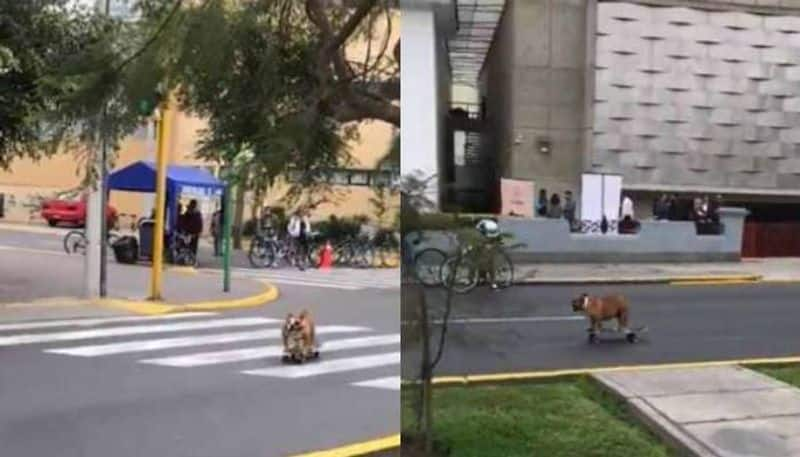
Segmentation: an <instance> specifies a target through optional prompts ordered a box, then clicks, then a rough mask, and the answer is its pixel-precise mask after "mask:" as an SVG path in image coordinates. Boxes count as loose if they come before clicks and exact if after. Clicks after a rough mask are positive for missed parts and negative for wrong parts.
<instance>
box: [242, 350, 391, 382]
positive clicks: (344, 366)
mask: <svg viewBox="0 0 800 457" xmlns="http://www.w3.org/2000/svg"><path fill="white" fill-rule="evenodd" d="M397 363H400V353H399V352H388V353H385V354H377V355H372V356H365V357H351V358H347V359H337V360H325V361H322V362H317V363H313V364H308V365H298V366H288V367H284V366H281V367H275V368H263V369H260V370H246V371H242V373H244V374H251V375H255V376H270V377H275V378H289V379H295V378H307V377H310V376H318V375H321V374H328V373H338V372H341V371H352V370H362V369H365V368H373V367H380V366H385V365H394V364H397Z"/></svg>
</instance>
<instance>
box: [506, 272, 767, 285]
mask: <svg viewBox="0 0 800 457" xmlns="http://www.w3.org/2000/svg"><path fill="white" fill-rule="evenodd" d="M762 278H763V277H762V276H761V275H750V274H744V275H743V274H735V275H698V276H621V277H605V278H603V277H601V278H526V279H520V280H517V281H514V284H518V285H570V284H672V285H687V286H688V285H703V284H707V285H712V284H748V283H754V282H759V281H761V280H762Z"/></svg>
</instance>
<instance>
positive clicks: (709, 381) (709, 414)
mask: <svg viewBox="0 0 800 457" xmlns="http://www.w3.org/2000/svg"><path fill="white" fill-rule="evenodd" d="M594 377H595V379H597V380H598V381H599V382H600V383H601V385H603V386H605V387H606V388H607V389H608V390H610V391H611V392H613V393H615V394H616V395H618V396H619V397H621V398H622V399H623V400H624V401H625V402H626V403H627V404H628V406H629V407H630V408H631V409H632V410H633V411H634V412H635V413H636V415H637V416H639V417H640V418H641V419H642V420H643V421H644V422H645V423H646V424H647V425H649V426H650V427H651V428H652V429H653V430H654V431H656V432H657V433H658V434H660V435H661V436H662V437H663V438H665V439H666V440H668V442H671V443H672V444H673V445H674V446H676V447H678V448H680V449H681V450H683V451H684V452H685V453H688V454H689V455H693V456H702V457H742V456H754V457H755V456H758V457H791V456H797V455H800V389H797V388H795V387H793V386H790V385H788V384H785V383H782V382H780V381H778V380H775V379H772V378H770V377H768V376H765V375H763V374H761V373H756V372H755V371H752V370H748V369H746V368H741V367H709V368H684V369H671V370H646V371H627V372H615V373H601V374H595V375H594Z"/></svg>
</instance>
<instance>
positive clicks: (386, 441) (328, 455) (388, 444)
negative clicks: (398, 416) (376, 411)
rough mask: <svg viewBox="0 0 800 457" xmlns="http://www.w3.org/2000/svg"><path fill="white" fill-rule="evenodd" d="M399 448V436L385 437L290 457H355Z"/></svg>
mask: <svg viewBox="0 0 800 457" xmlns="http://www.w3.org/2000/svg"><path fill="white" fill-rule="evenodd" d="M399 447H400V434H399V433H398V434H397V435H391V436H386V437H383V438H378V439H374V440H369V441H362V442H360V443H354V444H349V445H347V446H342V447H337V448H334V449H328V450H324V451H315V452H309V453H305V454H296V455H293V456H292V457H356V456H362V455H367V454H370V453H373V452H380V451H388V450H391V449H396V448H399Z"/></svg>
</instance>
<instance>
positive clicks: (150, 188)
mask: <svg viewBox="0 0 800 457" xmlns="http://www.w3.org/2000/svg"><path fill="white" fill-rule="evenodd" d="M106 188H107V189H108V190H120V191H125V192H153V193H155V191H156V165H155V163H153V162H147V161H143V160H142V161H139V162H134V163H132V164H130V165H128V166H126V167H123V168H120V169H119V170H116V171H114V172H112V173H111V174H110V175H109V176H108V184H107V187H106ZM182 194H190V195H194V196H198V197H221V198H222V197H224V194H225V183H223V182H222V181H220V180H218V179H217V178H215V177H214V175H212V174H211V173H210V172H208V170H205V169H203V168H196V167H189V166H182V165H169V166H167V195H166V206H167V213H168V216H167V226H168V227H169V229H170V230H172V228H174V227H175V225H176V224H177V218H178V215H177V205H178V197H179V196H180V195H182Z"/></svg>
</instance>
